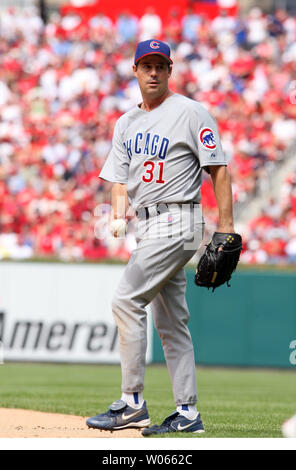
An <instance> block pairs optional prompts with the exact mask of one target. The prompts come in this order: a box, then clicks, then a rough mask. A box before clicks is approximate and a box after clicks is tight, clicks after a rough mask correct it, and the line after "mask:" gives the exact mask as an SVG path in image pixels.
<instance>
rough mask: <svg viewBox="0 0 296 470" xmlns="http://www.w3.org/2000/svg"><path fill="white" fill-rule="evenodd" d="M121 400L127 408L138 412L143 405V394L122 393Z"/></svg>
mask: <svg viewBox="0 0 296 470" xmlns="http://www.w3.org/2000/svg"><path fill="white" fill-rule="evenodd" d="M121 400H123V401H125V402H126V403H127V404H128V405H129V406H131V407H132V408H135V409H136V410H138V409H139V408H141V407H142V405H143V401H144V399H143V393H142V392H134V393H125V392H122V395H121Z"/></svg>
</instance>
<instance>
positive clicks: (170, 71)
mask: <svg viewBox="0 0 296 470" xmlns="http://www.w3.org/2000/svg"><path fill="white" fill-rule="evenodd" d="M172 71H173V66H172V65H169V77H170V76H171V75H172Z"/></svg>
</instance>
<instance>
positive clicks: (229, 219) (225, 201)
mask: <svg viewBox="0 0 296 470" xmlns="http://www.w3.org/2000/svg"><path fill="white" fill-rule="evenodd" d="M210 173H211V177H212V181H213V187H214V192H215V196H216V200H217V204H218V210H219V225H218V229H217V230H218V232H224V233H234V224H233V204H232V189H231V182H230V177H229V174H228V171H227V168H226V166H214V165H213V166H211V167H210Z"/></svg>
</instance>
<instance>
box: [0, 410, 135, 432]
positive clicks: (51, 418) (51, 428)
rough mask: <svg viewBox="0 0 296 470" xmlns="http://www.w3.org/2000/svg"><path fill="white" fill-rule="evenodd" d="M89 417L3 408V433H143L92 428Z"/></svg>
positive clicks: (0, 422) (0, 421) (0, 425)
mask: <svg viewBox="0 0 296 470" xmlns="http://www.w3.org/2000/svg"><path fill="white" fill-rule="evenodd" d="M85 419H86V417H81V416H72V415H62V414H56V413H43V412H41V411H32V410H19V409H14V408H0V438H2V437H30V438H32V437H47V438H48V437H88V438H96V437H104V438H106V437H111V438H114V437H124V438H126V437H143V436H142V435H141V431H140V429H122V430H120V431H114V432H111V431H100V430H99V429H89V428H88V427H87V426H86V424H85Z"/></svg>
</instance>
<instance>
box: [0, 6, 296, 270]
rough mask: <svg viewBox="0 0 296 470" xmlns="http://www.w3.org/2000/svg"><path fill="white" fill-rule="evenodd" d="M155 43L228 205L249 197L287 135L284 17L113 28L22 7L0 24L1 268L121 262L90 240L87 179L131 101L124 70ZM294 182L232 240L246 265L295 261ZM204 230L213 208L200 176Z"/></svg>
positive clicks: (124, 252) (90, 181) (290, 49)
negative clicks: (222, 180) (221, 161)
mask: <svg viewBox="0 0 296 470" xmlns="http://www.w3.org/2000/svg"><path fill="white" fill-rule="evenodd" d="M152 37H153V38H158V39H162V40H164V41H166V42H168V43H169V44H170V46H171V49H172V56H173V61H174V66H173V75H172V78H171V83H170V86H171V89H172V90H173V91H175V92H177V93H182V94H184V95H186V96H188V97H190V98H193V99H195V100H197V101H199V102H201V103H202V104H203V105H204V106H206V107H207V108H208V109H209V111H210V112H211V114H212V115H213V116H214V118H215V119H216V120H217V123H218V126H219V130H220V134H221V138H222V145H223V148H224V151H225V153H226V155H227V159H228V161H229V170H230V173H231V177H232V181H233V192H234V200H235V203H241V202H244V201H245V200H246V199H247V198H248V197H249V196H251V195H256V192H257V190H258V186H260V182H261V181H262V180H264V178H265V177H266V176H267V174H268V173H269V172H270V171H273V169H274V171H276V168H277V165H278V164H279V163H281V162H282V160H283V159H284V156H285V151H286V149H287V148H288V147H289V146H290V145H291V143H292V142H293V140H295V136H296V91H295V90H296V82H295V80H296V19H295V18H294V17H291V16H288V14H287V13H286V12H285V11H284V10H278V11H276V12H275V13H274V14H272V15H264V14H263V13H262V12H261V10H260V9H259V8H254V9H252V10H251V11H250V12H249V13H248V15H246V16H238V17H230V16H228V14H227V11H226V10H225V11H223V10H221V13H220V15H219V16H218V17H216V18H215V19H214V20H209V19H207V17H205V16H201V15H198V14H197V13H195V12H194V11H193V10H192V9H188V11H187V12H186V13H185V15H183V16H181V15H180V13H179V11H178V10H177V9H176V8H172V9H171V11H170V12H168V17H167V18H166V19H165V20H161V18H160V17H159V16H158V15H157V13H156V12H155V11H154V10H153V9H152V8H148V9H147V11H146V12H145V14H144V15H143V16H142V17H141V18H138V17H136V16H134V15H133V14H131V13H130V12H128V11H125V12H122V14H120V15H119V17H118V18H117V19H116V21H112V20H111V19H110V18H109V17H107V16H106V15H104V14H103V13H102V12H98V14H97V15H96V16H94V17H93V18H89V19H87V20H86V19H83V20H82V19H81V18H80V17H79V16H77V15H75V13H71V14H67V15H66V16H64V17H61V16H60V15H59V14H57V13H53V14H52V15H51V17H50V19H49V22H48V23H47V24H46V25H45V24H43V22H42V20H41V18H40V17H39V15H38V12H37V11H36V10H35V9H34V8H27V9H22V10H21V11H18V10H15V9H13V8H10V9H7V10H5V11H2V12H1V16H0V194H1V198H0V259H1V258H2V259H3V258H6V257H11V258H14V259H23V258H30V257H33V256H35V257H57V258H60V259H64V260H83V259H96V260H97V259H106V258H110V257H114V258H120V259H123V260H126V259H127V258H128V257H129V253H130V250H131V248H132V246H133V243H134V242H133V237H132V234H130V236H128V237H127V238H126V239H125V240H115V239H112V238H111V237H101V236H98V237H96V236H95V235H94V227H95V226H96V225H97V227H98V231H99V232H100V231H103V230H104V229H105V228H106V226H107V225H108V211H109V210H110V206H109V191H110V183H107V182H104V181H102V180H100V179H99V178H98V174H99V171H100V168H101V167H102V165H103V163H104V161H105V159H106V156H107V155H108V152H109V151H110V148H111V139H112V133H113V128H114V124H115V122H116V120H117V119H118V117H119V116H120V115H121V114H122V113H124V112H126V111H127V110H129V109H130V108H131V107H132V106H134V105H135V104H137V103H139V102H140V101H141V97H140V93H139V89H138V86H137V81H136V79H135V78H134V76H133V72H132V63H133V55H134V50H135V44H136V42H137V41H138V40H144V39H148V38H152ZM295 184H296V174H294V175H293V177H291V178H290V179H289V180H287V181H286V184H285V188H283V191H284V194H283V201H284V202H283V201H281V202H280V201H277V202H274V201H271V202H270V205H269V206H268V207H267V208H266V211H265V212H264V214H262V216H260V218H259V219H256V220H255V221H253V223H252V224H251V225H250V227H249V228H248V231H246V234H245V252H244V254H243V256H242V261H243V262H246V263H254V262H256V263H260V262H274V261H275V262H278V261H281V260H284V261H286V260H289V261H290V262H293V263H295V262H296V238H295V237H296V210H295V209H296V204H295V198H296V193H295V191H296V190H295ZM202 204H203V207H204V213H205V218H206V221H207V222H208V224H209V227H214V226H215V224H216V223H217V208H216V203H215V197H214V194H213V190H212V186H211V182H210V179H209V177H208V176H207V175H206V173H205V175H204V181H203V186H202Z"/></svg>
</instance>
